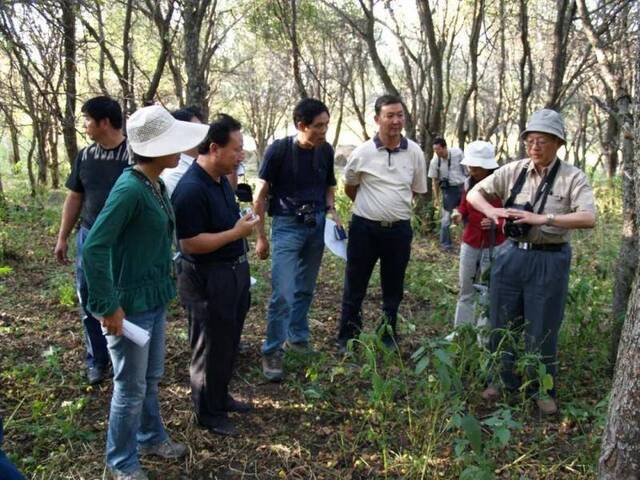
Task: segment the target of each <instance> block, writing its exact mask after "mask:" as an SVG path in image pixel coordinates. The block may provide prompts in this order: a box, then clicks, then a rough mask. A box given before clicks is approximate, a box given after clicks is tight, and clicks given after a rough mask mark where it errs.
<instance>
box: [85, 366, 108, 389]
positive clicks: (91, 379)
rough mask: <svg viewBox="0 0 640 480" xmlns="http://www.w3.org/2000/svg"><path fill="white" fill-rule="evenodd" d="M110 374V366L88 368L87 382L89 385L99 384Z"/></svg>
mask: <svg viewBox="0 0 640 480" xmlns="http://www.w3.org/2000/svg"><path fill="white" fill-rule="evenodd" d="M108 376H109V367H89V368H87V382H88V383H89V385H98V384H100V383H102V382H103V381H104V380H105V379H106V378H107V377H108Z"/></svg>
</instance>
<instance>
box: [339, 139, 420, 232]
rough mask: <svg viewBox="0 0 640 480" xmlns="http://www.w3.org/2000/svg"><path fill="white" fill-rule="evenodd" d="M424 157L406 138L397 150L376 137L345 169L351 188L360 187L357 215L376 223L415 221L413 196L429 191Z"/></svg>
mask: <svg viewBox="0 0 640 480" xmlns="http://www.w3.org/2000/svg"><path fill="white" fill-rule="evenodd" d="M425 169H426V165H425V160H424V154H423V152H422V150H421V149H420V147H419V146H418V145H417V144H416V143H415V142H412V141H411V140H409V139H407V138H404V137H403V138H402V140H401V141H400V145H399V146H398V147H397V148H395V149H394V150H389V149H387V148H386V147H385V146H384V145H383V144H382V143H381V142H380V140H379V138H378V136H377V135H376V136H375V137H374V138H373V139H371V140H368V141H366V142H365V143H363V144H362V145H360V146H359V147H358V148H356V149H355V150H354V151H353V152H352V153H351V155H350V156H349V159H348V160H347V164H346V166H345V167H344V179H345V183H346V184H347V185H358V194H357V195H356V200H355V203H354V206H353V213H354V214H356V215H358V216H360V217H364V218H367V219H369V220H374V221H385V222H394V221H397V220H408V219H410V218H411V200H412V198H413V192H415V193H425V192H426V191H427V177H426V174H425Z"/></svg>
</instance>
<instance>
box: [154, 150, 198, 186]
mask: <svg viewBox="0 0 640 480" xmlns="http://www.w3.org/2000/svg"><path fill="white" fill-rule="evenodd" d="M194 160H195V158H193V157H192V156H190V155H187V154H186V153H181V154H180V160H179V161H178V166H177V167H175V168H165V169H164V170H163V172H162V174H161V175H160V178H162V181H163V182H164V184H165V186H166V187H167V194H168V195H169V197H171V195H172V194H173V191H174V190H175V188H176V185H178V182H179V181H180V179H181V178H182V176H183V175H184V174H185V173H186V171H187V170H189V167H190V166H191V164H192V163H193V161H194Z"/></svg>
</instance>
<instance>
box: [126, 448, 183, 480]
mask: <svg viewBox="0 0 640 480" xmlns="http://www.w3.org/2000/svg"><path fill="white" fill-rule="evenodd" d="M138 452H139V453H140V456H146V455H155V456H156V457H162V458H182V457H184V456H185V455H186V454H187V446H186V445H185V444H184V443H179V442H174V441H173V440H171V439H170V438H167V439H166V440H165V441H164V442H160V443H156V444H155V445H149V446H145V445H140V446H138ZM144 478H146V477H144Z"/></svg>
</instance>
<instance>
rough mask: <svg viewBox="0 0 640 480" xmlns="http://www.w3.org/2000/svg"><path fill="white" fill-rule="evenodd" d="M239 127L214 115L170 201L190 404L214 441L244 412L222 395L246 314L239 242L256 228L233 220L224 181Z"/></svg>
mask: <svg viewBox="0 0 640 480" xmlns="http://www.w3.org/2000/svg"><path fill="white" fill-rule="evenodd" d="M240 129H241V125H240V123H238V122H237V121H236V120H234V119H233V118H232V117H230V116H228V115H224V114H221V115H219V116H218V117H217V118H216V119H215V120H214V122H213V123H212V124H211V126H210V128H209V133H208V134H207V137H206V139H205V140H204V142H203V143H202V144H200V145H199V146H198V158H197V159H196V161H195V162H193V163H192V164H191V166H190V167H189V169H188V170H187V172H186V173H185V174H184V175H183V177H182V178H181V179H180V181H179V182H178V185H177V186H176V189H175V190H174V192H173V196H172V197H171V201H172V203H173V206H174V209H175V214H176V232H177V236H178V240H179V242H180V252H181V258H180V260H179V261H178V293H179V294H180V298H181V300H182V303H183V304H184V305H185V307H186V308H187V311H188V315H189V338H190V343H191V368H190V374H191V398H192V400H193V405H194V409H195V412H196V416H197V417H198V422H199V423H200V425H202V426H203V427H205V428H208V429H209V430H210V431H212V432H214V433H218V434H220V435H234V434H236V429H235V427H234V425H233V424H232V423H231V421H230V420H229V418H228V412H247V411H249V410H250V409H251V407H250V406H249V405H248V404H246V403H243V402H240V401H237V400H235V399H234V398H233V397H232V396H231V395H229V382H230V381H231V374H232V371H233V363H234V361H235V358H236V356H237V354H238V343H239V341H240V334H241V332H242V327H243V325H244V319H245V316H246V314H247V311H248V310H249V264H248V262H247V255H246V253H245V247H244V239H245V238H246V237H248V236H249V235H250V234H251V232H252V231H253V228H254V226H255V225H256V223H257V222H258V219H257V218H254V217H253V215H252V214H247V215H245V216H244V217H242V218H241V217H240V211H239V209H238V204H237V203H236V200H235V195H234V192H233V189H232V188H231V185H230V184H229V181H228V180H227V178H226V175H228V174H230V173H232V172H233V171H235V169H236V168H237V166H238V164H239V163H240V161H241V160H242V133H241V131H240Z"/></svg>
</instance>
